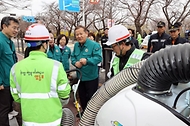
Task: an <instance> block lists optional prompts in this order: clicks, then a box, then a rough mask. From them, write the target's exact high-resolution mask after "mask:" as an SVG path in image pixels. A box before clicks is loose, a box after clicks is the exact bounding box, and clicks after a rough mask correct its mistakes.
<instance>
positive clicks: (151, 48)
mask: <svg viewBox="0 0 190 126" xmlns="http://www.w3.org/2000/svg"><path fill="white" fill-rule="evenodd" d="M165 29H166V25H165V23H164V22H162V21H159V22H158V23H157V31H158V32H157V33H156V34H153V35H151V36H150V39H149V41H148V48H147V52H151V53H155V52H156V51H159V50H160V49H161V48H164V47H165V41H166V40H167V39H168V38H169V35H168V34H166V33H165Z"/></svg>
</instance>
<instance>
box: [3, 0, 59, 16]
mask: <svg viewBox="0 0 190 126" xmlns="http://www.w3.org/2000/svg"><path fill="white" fill-rule="evenodd" d="M53 1H57V2H58V0H28V2H29V4H31V7H29V8H24V9H23V8H19V9H16V8H10V9H9V10H7V11H6V12H3V13H0V18H2V17H4V16H9V15H10V13H11V14H16V16H35V15H36V14H37V13H39V12H41V11H42V8H43V7H42V5H43V2H45V3H52V2H53ZM9 3H10V2H9Z"/></svg>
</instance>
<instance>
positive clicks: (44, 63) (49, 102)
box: [10, 51, 71, 126]
mask: <svg viewBox="0 0 190 126" xmlns="http://www.w3.org/2000/svg"><path fill="white" fill-rule="evenodd" d="M10 90H11V94H12V96H13V98H14V100H15V101H16V102H20V104H21V110H22V119H23V125H24V126H59V125H60V123H61V118H62V104H61V102H60V98H68V97H69V94H70V90H71V87H70V85H69V84H68V79H67V75H66V73H65V71H64V68H63V65H62V64H61V63H60V62H58V61H55V60H52V59H49V58H47V55H46V54H45V53H43V52H39V51H32V52H30V55H29V57H28V58H26V59H23V60H21V61H20V62H18V63H16V64H15V65H14V66H13V67H12V68H11V73H10Z"/></svg>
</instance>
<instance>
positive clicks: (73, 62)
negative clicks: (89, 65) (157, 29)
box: [71, 44, 77, 66]
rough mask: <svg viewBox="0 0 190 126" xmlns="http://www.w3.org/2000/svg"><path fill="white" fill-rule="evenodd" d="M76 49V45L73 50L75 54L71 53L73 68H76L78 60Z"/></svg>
mask: <svg viewBox="0 0 190 126" xmlns="http://www.w3.org/2000/svg"><path fill="white" fill-rule="evenodd" d="M75 48H76V44H75V45H74V49H73V52H72V53H71V64H72V65H73V66H75V63H76V62H77V58H76V56H75V50H76V49H75Z"/></svg>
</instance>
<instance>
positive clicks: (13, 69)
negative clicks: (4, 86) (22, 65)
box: [11, 65, 20, 92]
mask: <svg viewBox="0 0 190 126" xmlns="http://www.w3.org/2000/svg"><path fill="white" fill-rule="evenodd" d="M15 66H16V65H13V67H12V68H11V74H12V76H13V78H14V82H15V84H16V89H17V91H19V92H20V86H19V84H18V82H17V79H16V75H15Z"/></svg>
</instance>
